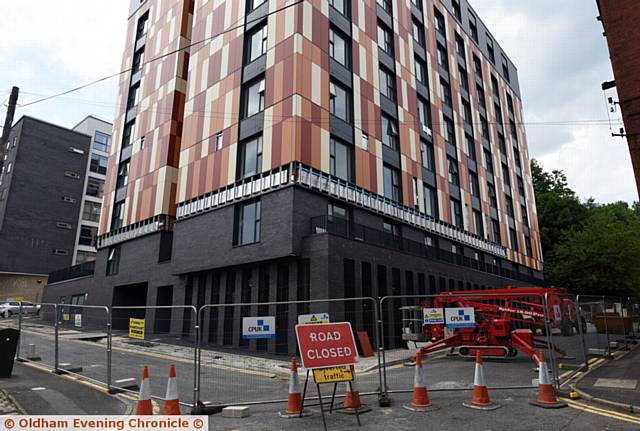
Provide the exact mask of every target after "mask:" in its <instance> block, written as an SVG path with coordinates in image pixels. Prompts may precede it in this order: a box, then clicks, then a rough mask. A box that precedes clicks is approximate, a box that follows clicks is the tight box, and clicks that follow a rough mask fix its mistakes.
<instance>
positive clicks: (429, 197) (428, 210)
mask: <svg viewBox="0 0 640 431" xmlns="http://www.w3.org/2000/svg"><path fill="white" fill-rule="evenodd" d="M422 190H423V191H424V212H425V214H426V215H428V216H430V217H433V218H434V219H437V218H438V212H439V211H438V192H437V190H436V189H435V188H434V187H431V186H428V185H426V184H424V186H423V188H422Z"/></svg>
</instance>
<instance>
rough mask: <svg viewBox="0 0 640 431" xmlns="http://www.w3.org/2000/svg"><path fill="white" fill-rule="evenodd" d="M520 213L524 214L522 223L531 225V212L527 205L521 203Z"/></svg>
mask: <svg viewBox="0 0 640 431" xmlns="http://www.w3.org/2000/svg"><path fill="white" fill-rule="evenodd" d="M520 213H521V214H522V224H523V225H525V226H527V227H529V213H528V212H527V206H526V205H520Z"/></svg>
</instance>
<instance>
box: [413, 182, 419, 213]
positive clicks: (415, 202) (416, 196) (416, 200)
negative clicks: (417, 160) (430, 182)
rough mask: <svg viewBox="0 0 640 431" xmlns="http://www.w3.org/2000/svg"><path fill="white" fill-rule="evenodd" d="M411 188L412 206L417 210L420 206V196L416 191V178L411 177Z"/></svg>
mask: <svg viewBox="0 0 640 431" xmlns="http://www.w3.org/2000/svg"><path fill="white" fill-rule="evenodd" d="M411 185H412V188H413V206H414V207H416V208H419V205H420V194H419V190H418V178H417V177H413V179H412V184H411Z"/></svg>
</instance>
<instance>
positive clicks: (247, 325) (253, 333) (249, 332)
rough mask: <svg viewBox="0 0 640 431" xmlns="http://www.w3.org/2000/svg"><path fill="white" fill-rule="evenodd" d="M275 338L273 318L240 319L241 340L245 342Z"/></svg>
mask: <svg viewBox="0 0 640 431" xmlns="http://www.w3.org/2000/svg"><path fill="white" fill-rule="evenodd" d="M275 336H276V318H275V316H265V317H243V318H242V338H244V339H245V340H253V339H260V338H275Z"/></svg>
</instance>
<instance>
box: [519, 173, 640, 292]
mask: <svg viewBox="0 0 640 431" xmlns="http://www.w3.org/2000/svg"><path fill="white" fill-rule="evenodd" d="M531 170H532V174H533V182H534V189H535V192H536V206H537V209H538V222H539V225H540V232H541V240H542V248H543V252H544V257H545V277H546V279H547V280H548V281H549V282H550V283H552V284H554V285H556V286H560V287H566V288H568V289H569V290H570V291H572V292H574V293H582V294H594V295H614V296H633V295H638V294H640V203H637V202H636V203H635V204H634V205H633V206H632V207H631V208H630V207H629V205H628V204H627V203H626V202H617V203H613V204H606V205H601V204H596V203H595V202H594V201H593V200H592V199H589V200H587V201H585V202H581V201H580V199H579V198H578V197H577V196H576V194H575V192H574V191H573V190H571V189H570V188H569V187H568V184H567V178H566V176H565V174H564V173H563V172H562V171H553V172H551V173H548V172H545V171H544V170H543V169H542V167H541V166H540V165H539V164H538V163H537V162H536V161H535V160H532V162H531Z"/></svg>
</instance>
